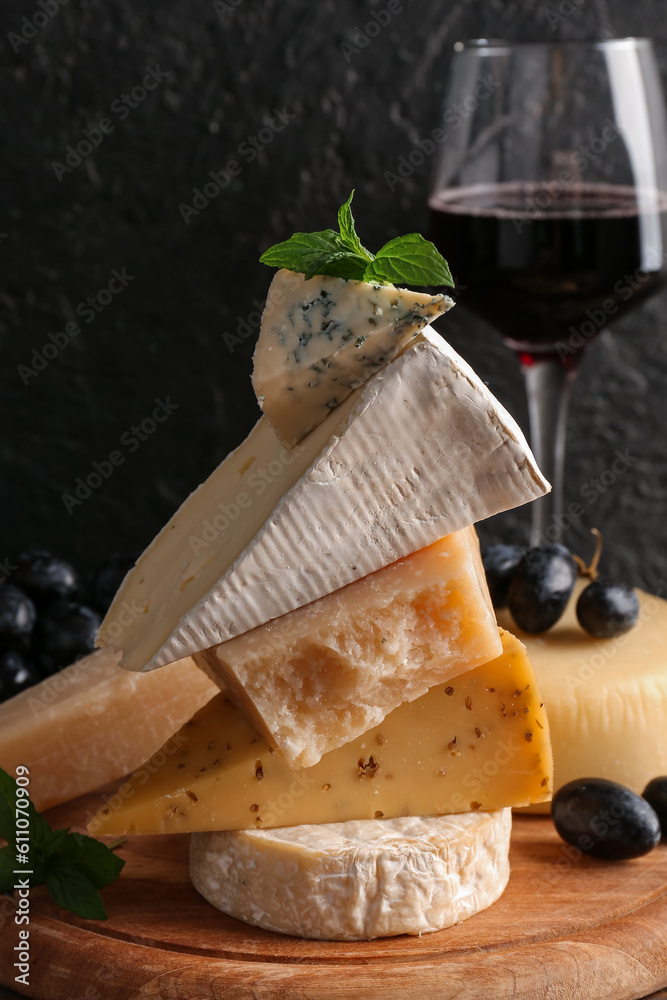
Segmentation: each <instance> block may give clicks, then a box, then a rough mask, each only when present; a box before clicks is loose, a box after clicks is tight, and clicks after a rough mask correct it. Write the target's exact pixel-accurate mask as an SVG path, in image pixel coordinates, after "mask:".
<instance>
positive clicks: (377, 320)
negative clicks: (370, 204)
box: [252, 270, 454, 447]
mask: <svg viewBox="0 0 667 1000" xmlns="http://www.w3.org/2000/svg"><path fill="white" fill-rule="evenodd" d="M453 305H454V302H453V300H452V299H450V298H448V297H447V296H446V295H427V294H425V293H424V292H411V291H409V290H408V289H406V288H395V287H394V286H393V285H378V284H373V285H371V284H368V283H367V282H364V281H347V280H345V279H344V278H332V277H330V276H324V275H316V276H315V277H314V278H309V279H308V280H306V278H305V276H304V275H303V274H295V273H294V272H293V271H285V270H280V271H278V273H277V274H276V276H275V277H274V279H273V281H272V282H271V287H270V288H269V294H268V297H267V300H266V307H265V309H264V314H263V315H262V323H261V326H260V330H259V338H258V340H257V346H256V347H255V354H254V369H253V376H252V381H253V386H254V389H255V394H256V396H257V399H258V402H259V405H260V406H261V408H262V410H263V411H264V413H265V414H266V416H267V417H268V419H269V422H270V423H271V425H272V427H274V429H275V430H276V433H277V434H278V436H279V437H280V438H281V440H282V441H283V442H284V443H285V444H286V445H288V447H293V446H294V445H295V444H297V443H298V442H299V441H301V439H302V438H304V437H305V436H306V434H308V433H309V432H310V431H311V430H312V429H313V427H317V425H318V424H320V423H321V422H322V421H323V420H324V419H325V417H327V416H328V415H329V413H330V412H331V410H332V409H333V408H334V407H336V406H338V405H339V404H340V403H342V402H343V400H344V399H347V397H348V396H349V395H350V393H351V392H352V390H353V389H356V388H357V387H358V386H360V385H362V383H364V382H366V381H367V379H369V378H370V377H371V375H374V374H375V372H377V371H378V369H379V368H381V367H383V366H384V365H386V364H387V362H388V361H391V359H392V358H395V357H396V355H397V354H398V353H399V352H400V351H402V350H403V348H404V347H405V346H406V344H408V343H409V341H410V340H412V339H413V338H414V337H416V335H417V334H418V333H419V331H420V330H422V329H423V328H424V327H425V326H426V325H427V324H428V323H432V322H433V320H434V319H437V317H438V316H441V315H442V313H444V312H446V311H447V309H449V308H451V306H453Z"/></svg>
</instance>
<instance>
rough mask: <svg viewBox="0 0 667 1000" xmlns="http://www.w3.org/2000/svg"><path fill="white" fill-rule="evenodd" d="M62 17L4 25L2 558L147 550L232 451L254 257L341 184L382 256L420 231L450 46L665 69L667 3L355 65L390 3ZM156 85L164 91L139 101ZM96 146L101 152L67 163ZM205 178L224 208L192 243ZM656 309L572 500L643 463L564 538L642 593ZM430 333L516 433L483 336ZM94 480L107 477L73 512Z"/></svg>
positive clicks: (647, 553) (655, 579) (646, 2)
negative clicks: (608, 472) (449, 347)
mask: <svg viewBox="0 0 667 1000" xmlns="http://www.w3.org/2000/svg"><path fill="white" fill-rule="evenodd" d="M40 4H41V5H40ZM56 4H58V0H20V2H19V0H4V3H3V4H2V22H3V25H2V29H1V30H0V40H1V41H2V47H3V66H4V68H3V72H2V107H1V112H2V123H1V125H0V137H1V141H2V147H3V157H2V160H3V163H2V179H1V182H0V231H1V232H2V234H3V236H2V238H1V240H0V255H1V260H2V276H3V280H2V286H1V289H0V308H1V309H2V327H1V346H2V367H1V369H0V371H1V373H2V391H1V393H0V401H1V405H2V408H3V409H2V413H3V416H2V451H1V459H2V466H1V477H2V478H1V490H2V521H1V529H2V530H1V531H0V547H2V548H1V549H0V560H1V559H2V558H4V556H5V555H6V554H9V553H10V552H12V551H16V549H17V548H20V547H23V546H26V545H28V544H33V543H34V544H41V545H45V546H48V547H49V548H51V549H53V550H54V551H56V552H57V553H59V554H61V555H64V556H69V557H71V558H72V559H73V560H74V561H75V562H77V563H78V564H79V565H80V566H83V567H86V566H87V567H92V566H94V565H95V564H96V563H97V562H99V561H101V560H102V559H103V558H104V557H105V556H106V555H107V554H108V553H110V552H113V551H116V550H119V549H120V550H131V549H135V548H140V547H142V546H144V545H145V544H146V543H147V542H148V541H149V540H150V539H151V537H152V536H153V535H154V533H155V532H156V530H157V529H158V528H159V527H160V526H161V525H162V524H163V523H164V521H165V520H166V519H167V518H168V517H169V516H170V514H171V513H172V512H173V510H174V509H175V508H176V506H177V505H178V504H179V503H180V501H181V500H182V499H183V498H184V497H185V496H186V495H187V494H188V492H189V491H191V490H192V489H193V488H194V487H195V486H196V485H197V484H198V483H199V482H200V481H201V480H202V479H203V478H205V477H206V476H207V475H208V473H209V472H210V471H211V469H212V468H213V467H214V466H215V464H216V463H218V462H219V461H220V460H221V459H222V458H223V457H224V455H225V454H226V453H227V452H228V451H229V450H230V449H231V448H232V447H234V446H235V445H237V444H238V443H239V442H240V441H241V440H242V438H243V437H244V436H245V435H246V433H247V432H248V430H249V428H250V427H251V425H252V424H253V422H254V420H255V419H256V416H257V410H256V404H255V402H254V398H253V394H252V389H251V385H250V380H249V373H250V363H251V355H252V349H253V341H254V336H255V333H256V329H257V321H258V310H259V308H260V307H261V303H262V301H263V299H264V296H265V293H266V288H267V285H268V281H269V279H270V275H271V272H269V271H268V270H267V269H266V268H265V267H263V266H262V265H260V264H259V263H258V256H259V253H260V251H261V250H262V249H263V248H264V247H266V246H267V245H268V244H270V243H271V242H275V241H276V240H278V239H281V238H284V237H285V236H286V235H288V234H289V233H291V232H292V231H293V230H295V229H317V228H323V227H326V226H328V225H330V224H332V222H333V221H334V217H335V216H334V213H335V210H336V208H337V206H338V205H339V204H340V202H341V201H342V200H343V199H344V197H345V196H346V195H347V193H348V192H349V190H350V188H351V187H352V186H356V189H357V195H356V200H355V213H356V216H357V221H358V225H359V227H360V229H361V231H362V233H363V236H364V239H365V240H366V241H367V243H368V244H369V245H370V246H374V245H377V246H379V245H381V244H382V243H383V242H384V241H386V240H387V239H389V238H391V237H392V236H394V235H396V234H398V233H400V232H406V231H410V230H413V229H420V228H421V229H423V228H424V226H425V221H426V209H425V195H426V191H427V187H428V170H429V164H428V163H427V164H425V165H424V166H423V167H421V168H420V169H418V170H416V171H415V172H414V174H413V175H412V176H411V177H410V178H409V179H408V180H406V181H405V183H404V184H402V185H401V186H399V187H398V188H397V189H396V190H395V191H391V190H390V188H389V186H388V184H387V183H386V181H385V180H384V174H385V172H386V171H391V170H394V169H395V167H396V165H397V162H398V159H399V157H400V156H401V154H406V153H408V152H409V151H410V150H411V149H412V148H413V146H414V143H415V141H416V140H418V139H419V138H420V137H422V136H424V135H425V134H427V133H428V132H429V131H430V130H431V129H432V128H433V127H434V125H435V124H437V119H438V114H439V109H440V105H441V101H442V96H443V87H444V79H445V75H446V71H447V66H448V62H449V57H450V52H451V48H452V45H453V43H454V42H455V41H456V40H457V39H458V38H464V37H471V36H488V37H495V36H501V35H502V36H507V37H510V38H516V39H545V40H546V39H552V38H558V37H579V38H588V37H591V36H603V37H605V36H614V35H626V34H645V35H649V36H651V37H653V38H654V40H655V43H656V46H657V50H658V53H659V56H660V59H661V66H662V68H663V70H667V17H666V16H665V15H666V13H667V4H665V2H664V0H661V2H656V0H635V2H634V3H632V4H629V3H627V2H625V0H579V2H577V0H563V2H560V0H559V2H557V0H544V2H534V0H530V2H525V3H521V2H507V3H503V2H500V0H467V2H466V0H460V2H456V3H448V2H440V3H435V2H433V0H402V7H403V10H402V12H401V13H397V14H395V15H394V16H393V17H392V20H391V23H390V24H388V25H387V26H386V27H384V28H383V30H382V31H381V32H380V33H379V34H378V36H377V37H375V38H373V39H372V40H371V41H370V43H369V44H368V45H367V46H366V47H365V48H364V49H363V50H361V51H359V52H352V53H350V51H349V50H348V51H347V52H344V51H343V49H342V48H341V45H342V44H343V43H345V42H349V40H350V39H351V37H352V36H353V33H354V29H355V28H356V27H362V28H363V26H364V24H365V23H366V22H367V21H368V20H369V18H370V17H371V15H372V13H373V11H376V12H377V11H379V10H381V9H384V8H386V6H387V4H386V3H385V0H378V2H377V3H370V2H369V3H362V2H360V0H335V2H334V0H317V2H314V0H282V2H277V0H221V2H218V3H217V4H216V5H215V6H214V4H213V3H211V2H202V0H196V2H191V3H180V2H179V3H177V2H174V0H162V2H160V3H149V2H148V0H133V2H130V0H127V2H118V0H106V2H103V0H69V2H68V3H66V4H65V5H62V6H58V10H57V11H55V5H56ZM42 15H43V16H42ZM23 18H28V22H26V21H23V20H22V19H23ZM45 20H46V23H45V24H44V25H43V26H41V22H44V21H45ZM29 22H30V23H29ZM32 22H37V23H38V25H40V26H38V27H37V28H35V27H34V26H33V27H31V23H32ZM28 35H32V36H33V37H30V38H28V37H27V36H28ZM18 36H20V38H19V37H18ZM147 74H148V79H147V80H146V83H147V85H148V86H149V87H152V88H153V89H147V90H146V91H145V94H146V96H145V98H143V99H142V98H141V90H135V91H134V94H135V96H134V98H133V97H132V91H133V89H134V88H137V87H141V86H142V81H143V80H144V77H146V76H147ZM124 94H130V102H131V103H124V98H123V95H124ZM137 98H139V99H137ZM132 105H133V106H132ZM84 129H89V130H90V129H93V130H95V129H97V131H93V132H92V133H91V134H92V138H93V140H94V141H95V142H96V143H97V145H96V146H95V148H94V150H93V151H92V152H91V154H90V155H88V156H85V157H84V158H83V159H82V160H81V162H80V163H78V164H77V163H76V161H75V160H73V159H71V158H70V162H69V164H68V163H67V162H66V161H65V156H66V148H67V147H68V146H69V145H74V146H76V144H77V143H79V142H80V141H81V140H82V139H83V138H84V135H83V130H84ZM267 129H268V131H267ZM260 130H264V131H262V132H261V136H262V138H261V139H259V140H258V142H259V145H260V147H261V149H260V151H257V148H256V147H257V144H256V143H255V144H254V145H255V148H254V152H253V141H252V137H257V136H258V134H260ZM249 137H250V139H249ZM269 140H270V141H269ZM84 148H85V147H84ZM230 160H233V161H236V162H237V163H238V164H239V169H238V170H237V171H235V176H232V177H227V176H226V175H225V172H227V173H229V170H228V166H229V162H230ZM54 162H58V163H62V164H64V166H65V167H66V168H67V169H66V170H65V169H60V168H56V169H54V168H53V166H52V164H53V163H54ZM211 171H213V172H215V173H219V172H220V171H222V172H223V173H221V174H220V173H219V176H220V178H221V183H222V184H223V185H224V189H223V190H222V191H221V192H220V193H219V194H218V195H217V196H216V197H215V198H213V199H212V200H211V201H210V204H208V205H206V206H204V207H202V208H201V209H200V210H199V211H198V214H192V215H190V216H189V217H188V218H187V220H186V219H184V218H183V214H182V212H181V211H180V210H179V205H181V204H192V199H193V189H194V188H195V187H199V188H201V187H202V186H203V185H204V184H205V183H206V182H207V181H208V180H209V174H210V172H211ZM200 205H201V203H200ZM114 272H117V273H118V274H120V275H121V276H124V277H122V280H119V279H118V278H117V277H116V278H115V279H114V281H113V284H112V286H111V288H112V290H111V291H110V292H108V291H106V289H108V287H109V282H110V280H111V279H112V277H113V275H114ZM130 276H131V277H130ZM100 291H101V293H102V294H101V295H100V294H99V293H100ZM89 298H92V300H93V305H94V307H95V309H96V310H99V311H91V307H90V305H88V304H87V303H86V300H87V299H89ZM109 300H110V301H109ZM666 304H667V294H666V293H662V294H661V295H658V296H656V297H654V298H653V299H652V300H650V301H648V302H647V303H646V304H645V305H643V306H642V307H641V309H638V310H637V311H636V312H634V313H632V314H630V315H629V316H627V317H626V318H624V319H623V320H621V321H619V322H618V323H617V324H616V325H615V327H614V330H613V332H608V331H605V332H604V333H603V334H602V335H601V336H600V337H599V339H598V340H597V342H596V343H595V344H594V345H593V347H592V348H591V349H590V352H589V355H588V357H587V358H586V360H585V362H584V364H583V366H582V369H581V374H580V380H579V385H578V387H577V388H578V391H577V393H576V394H575V400H574V404H573V408H572V419H571V424H570V435H569V468H570V473H569V478H568V502H570V501H572V500H577V499H578V498H579V496H580V490H581V487H582V485H583V484H585V483H586V482H587V481H588V480H589V479H590V477H592V476H596V475H598V474H599V473H600V472H601V471H602V470H604V469H606V468H608V467H609V465H610V463H611V461H612V460H613V458H614V455H615V452H616V450H617V449H620V450H622V451H625V450H626V449H629V453H630V454H631V455H632V456H634V457H636V461H633V463H632V464H631V466H630V467H629V468H628V470H627V472H626V473H624V474H623V476H621V477H619V478H618V479H617V481H616V482H615V483H614V484H613V485H612V486H610V487H609V488H608V489H607V491H606V492H605V493H604V495H601V496H600V498H599V500H598V501H597V503H596V504H595V505H594V506H592V507H591V508H590V510H588V509H587V511H586V516H585V517H584V518H582V519H581V520H580V521H579V522H578V523H577V524H576V525H575V527H574V528H573V529H572V531H571V532H570V534H569V535H568V536H567V537H566V540H567V541H568V542H570V543H571V544H573V545H574V546H575V547H578V548H579V550H580V551H582V553H584V552H588V551H589V549H590V548H591V543H590V542H589V536H588V529H589V527H590V526H591V525H593V524H595V525H598V526H599V527H601V528H602V529H603V530H604V531H605V534H606V536H607V548H608V566H609V567H610V568H614V569H616V570H617V571H619V572H622V573H623V574H625V575H627V576H628V577H629V578H631V579H632V580H633V581H634V582H635V583H637V584H640V585H644V586H646V587H648V588H653V589H656V588H657V587H658V586H659V580H660V579H661V578H662V579H664V580H667V546H666V543H667V523H666V519H665V513H666V510H667V503H666V490H667V437H666V435H665V416H666V413H665V410H666V407H665V397H666V389H667V350H666V347H665V345H666V344H667V339H666V333H667V331H666V329H665V322H664V318H663V314H664V311H665V305H666ZM68 324H70V325H69V326H68ZM76 329H80V333H78V335H76V336H74V337H71V336H70V334H71V333H72V332H73V331H74V330H76ZM441 329H442V330H443V332H445V333H446V335H447V336H448V338H449V339H450V341H451V342H452V343H453V344H454V346H455V347H456V348H457V349H458V350H459V351H461V353H462V354H463V355H464V356H465V357H466V358H467V359H468V360H470V361H471V362H472V364H473V365H474V366H475V367H476V368H477V370H478V371H479V372H480V374H481V376H482V377H483V378H484V379H486V380H487V381H488V382H489V384H490V386H491V388H492V390H493V391H494V392H495V393H496V394H497V395H498V396H499V397H500V399H501V400H502V401H503V402H504V403H505V404H506V405H507V406H508V407H509V408H510V409H511V410H512V412H513V413H514V414H515V415H516V416H517V418H518V419H519V421H520V422H521V423H522V424H523V425H524V427H525V426H526V422H527V421H526V407H525V402H524V396H523V387H522V383H521V379H520V374H519V371H518V367H517V364H516V361H515V359H514V357H513V356H512V355H511V354H510V352H509V351H508V350H507V349H506V348H505V347H504V346H503V345H502V343H501V342H500V341H499V338H498V337H497V335H496V334H494V333H493V331H491V330H490V328H488V327H487V326H485V325H483V324H482V323H481V322H480V321H477V320H475V319H474V318H472V317H471V316H470V315H468V314H467V313H466V312H465V311H464V310H463V309H462V308H458V309H456V310H454V312H453V313H452V314H450V316H448V317H447V320H446V323H443V325H442V327H441ZM225 334H226V335H227V336H226V337H225ZM50 335H52V337H51V339H50ZM54 338H55V341H56V342H57V343H56V345H55V348H53V347H51V346H49V347H48V349H47V352H46V354H47V355H49V354H53V353H54V350H56V354H57V356H55V357H52V358H51V359H48V358H47V359H46V363H45V365H44V367H43V368H42V370H39V371H36V368H37V365H41V364H42V363H43V362H42V361H39V359H38V358H37V355H36V354H34V353H33V351H37V352H39V354H40V355H41V356H42V358H44V352H43V349H44V346H45V345H52V344H53V343H54ZM62 345H65V346H62ZM21 366H25V368H21ZM28 366H30V367H32V369H33V371H36V373H35V374H27V373H26V368H27V367H28ZM157 401H162V403H164V404H165V407H164V408H163V409H162V410H160V411H159V412H158V413H157V416H160V417H164V419H163V420H162V422H157V421H154V420H153V416H152V415H153V411H154V410H156V407H159V406H160V403H159V402H157ZM167 411H170V412H169V415H166V414H167ZM142 422H144V423H143V428H144V429H143V430H142V429H141V425H142ZM132 427H138V428H139V434H138V435H137V433H136V432H135V431H133V430H132ZM141 437H143V438H144V440H140V438H141ZM112 453H114V454H112ZM110 455H112V458H111V460H110V459H109V456H110ZM94 463H98V466H100V467H101V468H102V469H103V470H104V471H105V472H106V473H110V474H109V475H108V478H106V479H105V480H104V482H103V483H102V484H101V485H100V486H99V488H97V489H95V490H93V491H92V492H91V495H90V496H89V497H88V498H86V499H85V500H84V501H82V502H81V503H78V504H76V505H74V506H72V505H71V504H69V510H68V505H67V504H66V503H65V502H64V501H63V494H72V493H73V491H74V489H75V486H76V481H77V479H78V477H82V478H84V479H85V477H86V476H87V475H88V474H89V473H90V472H92V471H93V470H94V468H95V465H94ZM104 463H108V464H106V465H105V464H104ZM114 463H115V464H114ZM526 523H527V513H526V512H517V513H514V514H511V515H509V516H505V517H503V518H500V519H496V520H495V521H494V522H490V523H489V524H488V525H486V526H484V528H483V533H484V535H485V537H487V538H488V537H493V536H504V537H516V538H523V537H524V532H525V525H526Z"/></svg>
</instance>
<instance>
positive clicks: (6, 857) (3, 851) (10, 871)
mask: <svg viewBox="0 0 667 1000" xmlns="http://www.w3.org/2000/svg"><path fill="white" fill-rule="evenodd" d="M13 888H14V851H13V850H12V848H11V847H0V892H11V890H12V889H13Z"/></svg>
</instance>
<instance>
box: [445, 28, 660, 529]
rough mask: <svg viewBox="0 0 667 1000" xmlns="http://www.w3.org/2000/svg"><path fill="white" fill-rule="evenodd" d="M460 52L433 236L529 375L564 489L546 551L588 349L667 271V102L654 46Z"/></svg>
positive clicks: (543, 441) (541, 430) (536, 508)
mask: <svg viewBox="0 0 667 1000" xmlns="http://www.w3.org/2000/svg"><path fill="white" fill-rule="evenodd" d="M454 50H455V51H454V56H453V59H452V62H451V66H450V72H449V81H448V86H447V89H446V93H445V103H444V108H443V116H442V125H443V127H442V128H441V129H440V130H439V134H440V140H439V142H438V146H437V152H436V155H435V156H434V169H433V178H432V183H431V191H430V197H429V205H430V210H431V238H432V239H433V241H434V242H435V243H436V245H437V246H438V248H439V250H440V251H441V252H442V254H443V255H444V256H445V257H446V258H447V260H448V261H449V264H450V267H451V269H452V273H453V275H454V278H455V281H456V285H457V288H456V290H455V292H456V295H457V297H458V299H459V301H460V303H461V305H462V306H464V307H465V308H469V309H470V310H472V311H473V312H475V313H477V314H478V315H479V316H482V317H484V319H486V320H488V321H489V322H490V323H491V324H492V325H493V326H494V327H495V329H496V330H497V331H498V333H499V334H501V335H502V337H503V339H504V340H505V342H506V343H507V344H508V345H509V346H510V347H511V348H512V349H513V350H514V351H515V352H516V354H517V356H518V358H519V360H520V362H521V368H522V372H523V375H524V379H525V382H526V389H527V393H528V409H529V415H530V431H531V442H532V445H533V449H534V451H535V454H536V457H537V460H538V462H539V464H540V466H541V467H542V471H543V472H544V474H545V476H546V477H547V479H549V480H550V482H551V483H552V486H553V491H552V493H551V494H550V495H549V496H547V497H543V498H541V499H540V500H537V501H535V502H534V503H533V505H532V513H533V523H532V534H531V540H532V542H533V544H536V543H537V542H539V541H544V540H545V539H551V540H555V538H556V537H559V536H558V531H556V535H554V534H553V529H554V528H556V529H558V528H559V525H560V523H561V521H560V517H561V514H562V494H563V478H564V456H565V430H566V420H567V403H568V398H569V394H570V391H571V388H572V385H573V380H574V378H575V374H576V372H577V368H578V365H577V362H578V361H579V359H580V358H581V355H582V351H583V350H584V349H585V348H586V346H587V345H588V344H589V343H590V342H591V341H592V340H594V339H595V337H596V335H597V334H598V333H599V332H600V330H601V329H603V327H605V326H606V325H607V324H608V323H611V322H613V321H614V320H615V319H617V318H618V317H619V316H621V315H622V314H623V313H625V312H627V311H628V310H629V309H634V308H636V306H637V305H639V304H640V303H641V302H642V301H643V300H644V299H645V297H646V296H647V295H649V294H650V293H651V292H653V291H655V290H656V289H658V288H659V287H660V286H661V285H662V283H663V281H664V277H665V272H666V271H667V194H665V192H667V128H666V122H665V103H664V97H663V93H662V86H661V81H660V75H659V73H658V69H657V64H656V60H655V54H654V52H653V47H652V45H651V42H650V41H649V40H648V39H645V38H612V39H605V40H604V41H590V42H554V43H532V42H528V43H513V42H507V41H503V40H488V39H475V40H472V41H469V42H458V43H457V44H456V45H455V46H454ZM452 112H453V113H452ZM434 135H435V132H434Z"/></svg>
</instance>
